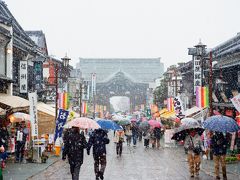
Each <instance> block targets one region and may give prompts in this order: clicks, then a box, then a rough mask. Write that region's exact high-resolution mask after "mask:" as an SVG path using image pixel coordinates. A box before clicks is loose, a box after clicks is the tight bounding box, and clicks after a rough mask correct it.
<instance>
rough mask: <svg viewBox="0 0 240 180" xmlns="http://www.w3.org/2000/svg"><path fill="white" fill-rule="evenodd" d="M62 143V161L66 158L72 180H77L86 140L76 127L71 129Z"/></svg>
mask: <svg viewBox="0 0 240 180" xmlns="http://www.w3.org/2000/svg"><path fill="white" fill-rule="evenodd" d="M64 143H65V144H64V149H63V154H62V159H63V160H65V159H66V156H68V161H69V164H70V172H71V174H72V180H78V179H79V172H80V167H81V165H82V163H83V155H84V151H83V150H84V148H86V145H87V142H86V139H85V137H84V135H82V134H80V132H79V128H78V127H72V131H71V133H69V134H68V135H67V138H66V139H65V142H64Z"/></svg>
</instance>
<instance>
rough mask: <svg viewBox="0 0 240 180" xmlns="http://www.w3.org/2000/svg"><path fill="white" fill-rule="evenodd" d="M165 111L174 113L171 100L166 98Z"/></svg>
mask: <svg viewBox="0 0 240 180" xmlns="http://www.w3.org/2000/svg"><path fill="white" fill-rule="evenodd" d="M167 109H168V111H170V112H171V111H174V104H173V98H167Z"/></svg>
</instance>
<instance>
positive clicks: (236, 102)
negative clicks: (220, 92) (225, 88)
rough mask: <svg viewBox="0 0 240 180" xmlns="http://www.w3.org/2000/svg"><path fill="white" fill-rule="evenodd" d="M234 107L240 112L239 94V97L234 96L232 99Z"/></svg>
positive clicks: (239, 95)
mask: <svg viewBox="0 0 240 180" xmlns="http://www.w3.org/2000/svg"><path fill="white" fill-rule="evenodd" d="M231 101H232V103H233V105H234V107H235V108H236V109H237V110H238V112H240V94H238V95H237V96H234V97H233V98H232V99H231Z"/></svg>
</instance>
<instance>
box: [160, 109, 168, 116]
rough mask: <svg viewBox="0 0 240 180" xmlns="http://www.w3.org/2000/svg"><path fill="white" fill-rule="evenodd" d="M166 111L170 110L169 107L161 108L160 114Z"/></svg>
mask: <svg viewBox="0 0 240 180" xmlns="http://www.w3.org/2000/svg"><path fill="white" fill-rule="evenodd" d="M165 112H168V110H167V108H163V109H161V110H160V111H159V114H160V115H161V114H163V113H165Z"/></svg>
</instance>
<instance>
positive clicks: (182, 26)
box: [5, 0, 240, 69]
mask: <svg viewBox="0 0 240 180" xmlns="http://www.w3.org/2000/svg"><path fill="white" fill-rule="evenodd" d="M5 2H6V3H7V5H8V8H9V9H10V11H11V12H12V13H13V15H14V16H15V18H16V19H17V21H18V22H19V23H20V25H21V26H22V27H23V28H24V29H25V30H42V31H43V32H44V33H45V35H46V38H47V44H48V50H49V54H52V55H56V56H57V57H63V56H64V55H65V53H66V52H67V53H68V56H69V57H71V58H72V62H71V64H72V65H75V64H76V62H77V61H78V58H79V57H83V58H129V57H131V58H134V57H140V58H143V57H145V58H147V57H161V58H162V62H163V63H164V64H165V69H166V67H168V66H170V65H172V64H176V63H177V62H186V61H188V60H190V59H191V57H190V56H188V55H187V48H188V47H192V46H193V45H196V44H197V43H198V41H199V39H200V38H201V40H202V42H203V43H204V44H207V46H208V47H214V46H216V45H218V44H219V43H221V42H223V41H226V40H227V39H229V38H231V37H233V36H235V35H236V34H237V32H240V21H239V7H240V1H239V0H201V1H200V0H5Z"/></svg>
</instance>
